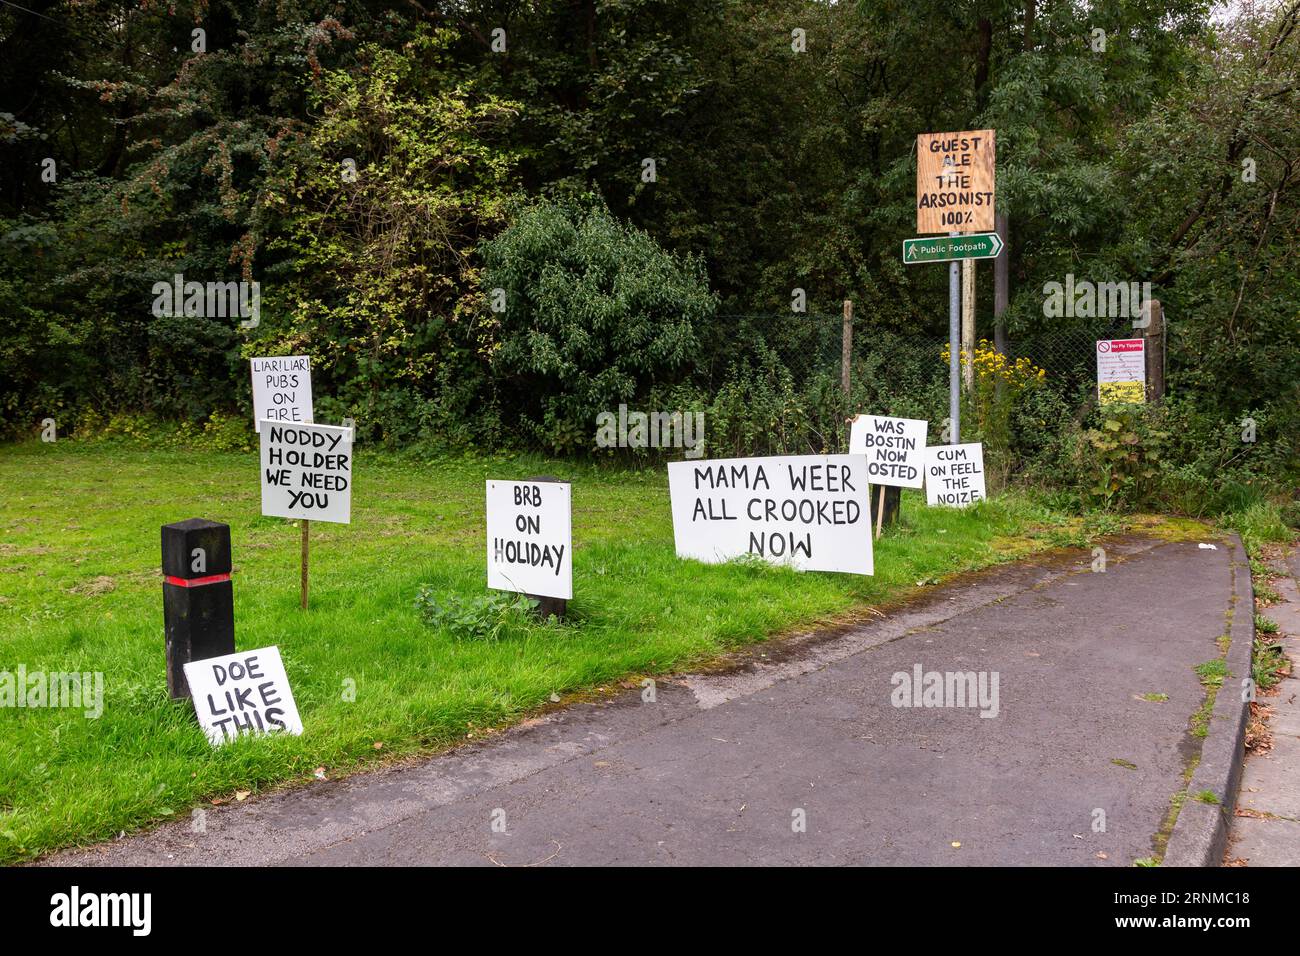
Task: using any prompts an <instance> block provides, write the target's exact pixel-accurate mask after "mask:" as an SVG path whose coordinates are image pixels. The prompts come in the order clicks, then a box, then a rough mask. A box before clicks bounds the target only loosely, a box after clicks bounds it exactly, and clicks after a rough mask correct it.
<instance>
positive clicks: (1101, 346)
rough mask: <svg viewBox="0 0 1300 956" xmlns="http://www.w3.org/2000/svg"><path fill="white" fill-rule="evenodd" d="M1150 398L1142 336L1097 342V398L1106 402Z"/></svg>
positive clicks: (1144, 401) (1140, 401)
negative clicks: (1139, 337) (1148, 396)
mask: <svg viewBox="0 0 1300 956" xmlns="http://www.w3.org/2000/svg"><path fill="white" fill-rule="evenodd" d="M1146 400H1147V356H1146V343H1145V342H1144V341H1143V340H1142V339H1102V340H1101V341H1100V342H1098V343H1097V401H1098V402H1099V403H1100V404H1102V405H1113V404H1116V403H1118V402H1129V403H1131V404H1134V405H1142V404H1145V403H1146Z"/></svg>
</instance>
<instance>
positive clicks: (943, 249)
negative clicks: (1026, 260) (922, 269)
mask: <svg viewBox="0 0 1300 956" xmlns="http://www.w3.org/2000/svg"><path fill="white" fill-rule="evenodd" d="M1001 251H1002V237H1001V236H999V235H998V234H997V233H996V232H975V233H971V234H970V235H967V236H932V237H930V238H928V239H925V238H922V239H904V240H903V262H904V263H905V264H906V265H913V264H915V263H918V262H951V261H952V260H953V259H996V258H997V257H998V253H999V252H1001Z"/></svg>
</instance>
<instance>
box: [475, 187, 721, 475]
mask: <svg viewBox="0 0 1300 956" xmlns="http://www.w3.org/2000/svg"><path fill="white" fill-rule="evenodd" d="M482 257H483V263H484V280H483V289H484V299H485V302H486V303H487V305H488V307H489V308H490V307H491V306H492V303H493V301H494V298H496V301H497V302H498V303H499V304H500V305H502V306H503V307H504V311H500V312H491V313H489V316H490V322H489V329H490V332H489V335H488V339H489V340H490V341H491V342H493V343H494V344H493V345H492V346H491V352H490V361H491V368H492V371H493V373H494V374H495V377H496V395H497V398H498V400H499V402H500V404H501V412H502V415H503V416H504V418H505V421H507V422H508V423H511V424H514V425H515V426H516V427H517V428H518V429H519V431H520V432H521V434H522V436H523V437H524V438H525V439H527V440H530V441H532V442H535V443H538V444H540V445H542V446H544V447H545V448H547V449H550V450H551V451H554V452H557V453H561V454H565V453H572V452H575V451H580V450H585V449H590V448H591V447H592V444H593V439H592V436H593V435H594V433H595V427H596V426H595V422H596V416H597V415H598V414H599V413H600V412H602V411H615V410H617V408H618V406H619V404H620V403H628V404H629V405H634V404H636V403H638V402H640V401H642V400H644V399H645V397H646V396H647V395H648V393H649V392H650V390H651V389H652V388H653V387H654V386H656V385H660V386H662V385H668V384H673V383H677V382H681V381H684V380H685V379H686V377H687V376H688V374H689V373H690V371H691V369H692V368H693V366H694V364H695V362H696V358H697V353H698V351H699V347H700V346H699V333H700V332H701V331H702V329H703V327H704V325H705V323H706V322H707V320H708V319H709V317H710V316H712V314H713V312H714V310H715V308H716V301H715V299H714V297H713V295H712V293H710V292H709V287H708V279H707V277H706V276H705V274H704V266H703V264H702V263H701V261H700V260H699V259H696V258H694V257H687V258H685V259H679V258H678V257H676V256H674V255H672V254H670V253H668V252H666V251H664V250H663V249H661V248H660V247H659V246H658V245H657V244H656V243H655V241H654V240H653V239H651V238H650V237H649V236H648V235H647V234H646V233H644V232H641V231H640V230H638V229H634V228H632V227H630V226H627V225H625V224H623V223H620V222H618V221H617V220H615V219H614V217H613V216H611V215H610V213H609V212H608V210H606V209H605V208H603V207H596V208H591V209H580V208H578V207H576V206H573V205H560V204H557V203H553V202H541V203H538V204H537V205H534V206H531V207H528V208H525V209H523V210H522V211H521V212H520V213H519V214H518V215H517V217H516V218H515V220H514V222H513V223H511V225H510V226H509V227H508V228H507V229H506V230H505V231H504V232H502V233H501V234H500V235H499V236H497V237H496V238H495V239H493V240H491V241H489V242H487V243H486V244H485V245H484V246H483V247H482ZM498 289H499V290H501V292H500V293H495V294H494V290H498ZM502 295H503V296H504V301H503V302H502V301H501V299H500V297H501V296H502Z"/></svg>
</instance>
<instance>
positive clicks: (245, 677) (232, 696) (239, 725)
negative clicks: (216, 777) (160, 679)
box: [185, 647, 302, 747]
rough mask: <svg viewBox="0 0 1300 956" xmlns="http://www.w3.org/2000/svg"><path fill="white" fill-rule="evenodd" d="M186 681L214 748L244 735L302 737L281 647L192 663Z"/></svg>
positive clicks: (186, 667)
mask: <svg viewBox="0 0 1300 956" xmlns="http://www.w3.org/2000/svg"><path fill="white" fill-rule="evenodd" d="M185 680H186V681H187V682H188V683H189V685H190V693H191V694H192V695H193V697H194V713H195V714H197V715H198V718H199V726H201V727H202V728H203V732H204V733H205V734H207V737H208V742H209V743H211V744H212V746H214V747H220V746H221V745H222V744H224V743H225V742H226V741H228V740H234V739H235V738H236V737H239V736H242V735H244V734H272V733H286V734H293V735H295V736H297V735H300V734H301V733H302V719H301V718H300V717H299V716H298V705H297V704H295V703H294V701H293V691H292V690H291V689H290V687H289V677H288V675H286V674H285V672H284V663H283V662H282V661H281V660H280V649H279V648H278V647H263V648H261V649H259V650H256V651H238V652H236V653H234V654H226V655H225V656H224V657H209V658H207V659H206V660H201V661H189V662H188V663H187V664H186V665H185Z"/></svg>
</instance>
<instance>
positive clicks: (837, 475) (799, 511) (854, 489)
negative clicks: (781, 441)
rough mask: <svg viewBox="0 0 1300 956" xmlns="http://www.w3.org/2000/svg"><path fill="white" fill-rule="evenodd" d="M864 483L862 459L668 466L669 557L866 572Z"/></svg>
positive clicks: (812, 457) (716, 461) (719, 460)
mask: <svg viewBox="0 0 1300 956" xmlns="http://www.w3.org/2000/svg"><path fill="white" fill-rule="evenodd" d="M867 484H868V482H867V460H866V458H865V457H864V456H862V455H789V456H782V457H774V458H716V459H712V460H708V461H672V462H669V463H668V492H669V497H670V498H671V499H672V509H673V539H674V541H675V542H676V545H677V556H678V557H681V558H695V559H696V560H699V561H704V562H706V563H709V564H719V563H721V562H723V561H730V560H731V559H733V558H739V557H743V556H745V555H754V556H755V557H758V558H762V559H763V560H765V561H770V562H772V563H773V564H788V565H790V566H791V567H793V568H795V569H797V570H799V571H843V572H847V573H849V574H872V573H873V570H874V569H873V565H872V554H871V508H870V506H869V505H868V502H867Z"/></svg>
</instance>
